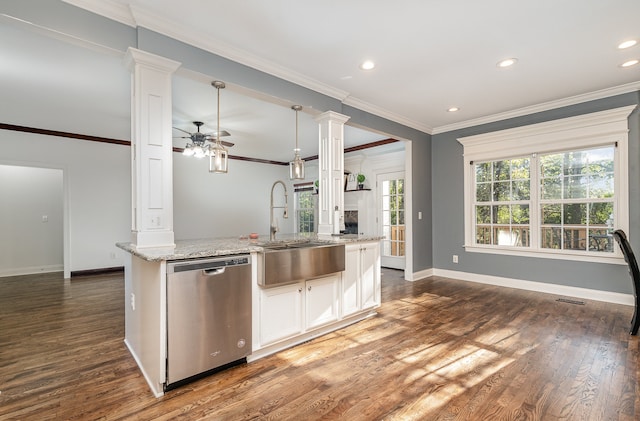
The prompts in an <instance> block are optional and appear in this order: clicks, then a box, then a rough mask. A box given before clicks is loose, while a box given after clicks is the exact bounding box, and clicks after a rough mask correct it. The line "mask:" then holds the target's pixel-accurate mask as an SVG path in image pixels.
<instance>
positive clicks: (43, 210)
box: [0, 164, 66, 276]
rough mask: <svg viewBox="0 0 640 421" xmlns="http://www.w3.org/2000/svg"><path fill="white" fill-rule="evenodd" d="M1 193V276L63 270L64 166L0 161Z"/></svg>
mask: <svg viewBox="0 0 640 421" xmlns="http://www.w3.org/2000/svg"><path fill="white" fill-rule="evenodd" d="M0 197H2V198H3V204H2V206H0V228H1V229H0V231H1V232H2V233H3V235H4V239H5V241H3V245H0V249H1V250H0V251H2V253H0V276H15V275H26V274H35V273H46V272H59V271H63V270H65V269H66V267H65V264H64V263H65V216H66V215H65V214H66V211H65V206H64V173H63V170H62V169H56V168H39V167H29V166H21V165H1V164H0Z"/></svg>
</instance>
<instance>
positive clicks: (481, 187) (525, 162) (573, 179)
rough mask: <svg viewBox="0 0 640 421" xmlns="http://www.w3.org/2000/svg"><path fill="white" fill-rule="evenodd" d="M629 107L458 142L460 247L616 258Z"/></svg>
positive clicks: (623, 225)
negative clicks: (614, 235)
mask: <svg viewBox="0 0 640 421" xmlns="http://www.w3.org/2000/svg"><path fill="white" fill-rule="evenodd" d="M633 108H634V106H631V107H623V108H619V109H615V110H608V111H603V112H599V113H593V114H588V115H584V116H578V117H571V118H567V119H562V120H556V121H552V122H548V123H540V124H536V125H531V126H526V127H520V128H516V129H509V130H503V131H500V132H494V133H487V134H482V135H477V136H470V137H466V138H461V139H458V141H459V142H460V143H461V144H462V145H463V146H464V157H465V248H466V249H467V251H472V252H473V251H475V252H485V253H496V254H515V255H525V256H536V257H549V258H560V259H572V260H589V261H602V262H615V263H619V260H620V259H621V258H622V255H621V253H620V252H619V250H617V247H615V244H614V241H613V238H612V235H611V234H612V232H613V231H614V230H615V229H618V228H620V229H624V230H625V231H627V232H628V220H629V217H628V181H627V174H628V170H627V167H628V158H627V147H628V146H627V143H628V136H627V131H628V125H627V117H628V116H629V114H630V113H631V111H632V110H633Z"/></svg>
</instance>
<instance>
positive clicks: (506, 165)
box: [493, 161, 511, 181]
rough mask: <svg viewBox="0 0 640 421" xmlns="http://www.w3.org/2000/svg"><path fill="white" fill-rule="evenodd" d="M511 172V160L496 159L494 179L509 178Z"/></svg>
mask: <svg viewBox="0 0 640 421" xmlns="http://www.w3.org/2000/svg"><path fill="white" fill-rule="evenodd" d="M510 178H511V174H510V162H509V161H494V162H493V179H494V180H496V181H497V180H509V179H510Z"/></svg>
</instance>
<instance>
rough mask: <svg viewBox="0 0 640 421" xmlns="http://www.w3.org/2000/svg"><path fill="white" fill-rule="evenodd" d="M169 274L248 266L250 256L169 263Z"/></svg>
mask: <svg viewBox="0 0 640 421" xmlns="http://www.w3.org/2000/svg"><path fill="white" fill-rule="evenodd" d="M168 263H169V264H168V265H167V273H177V272H185V271H188V270H199V269H214V268H221V267H227V266H240V265H248V264H249V263H250V261H249V256H247V255H242V256H237V257H232V256H227V257H223V258H218V259H205V260H202V259H199V260H191V261H189V260H186V261H171V262H168Z"/></svg>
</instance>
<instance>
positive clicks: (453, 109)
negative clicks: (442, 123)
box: [447, 107, 460, 113]
mask: <svg viewBox="0 0 640 421" xmlns="http://www.w3.org/2000/svg"><path fill="white" fill-rule="evenodd" d="M456 111H460V108H458V107H451V108H449V109H448V110H447V112H449V113H455V112H456Z"/></svg>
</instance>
